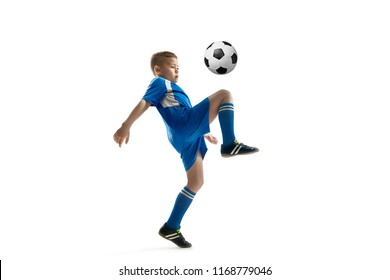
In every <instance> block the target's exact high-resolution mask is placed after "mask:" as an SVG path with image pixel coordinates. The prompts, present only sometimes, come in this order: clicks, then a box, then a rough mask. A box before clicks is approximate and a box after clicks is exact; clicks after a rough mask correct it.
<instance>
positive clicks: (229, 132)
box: [218, 103, 236, 145]
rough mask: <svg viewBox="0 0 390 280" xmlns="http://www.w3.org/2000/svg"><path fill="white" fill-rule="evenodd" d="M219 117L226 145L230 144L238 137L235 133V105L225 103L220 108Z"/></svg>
mask: <svg viewBox="0 0 390 280" xmlns="http://www.w3.org/2000/svg"><path fill="white" fill-rule="evenodd" d="M218 119H219V124H220V126H221V131H222V138H223V139H222V140H223V144H224V145H230V144H231V143H233V141H234V140H235V139H236V136H235V135H234V105H233V103H223V104H221V106H219V109H218Z"/></svg>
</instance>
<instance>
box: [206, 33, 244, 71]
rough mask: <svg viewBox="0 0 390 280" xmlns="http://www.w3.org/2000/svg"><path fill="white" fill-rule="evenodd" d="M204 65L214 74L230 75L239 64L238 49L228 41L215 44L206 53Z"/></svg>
mask: <svg viewBox="0 0 390 280" xmlns="http://www.w3.org/2000/svg"><path fill="white" fill-rule="evenodd" d="M204 63H205V64H206V66H207V68H208V69H209V70H210V71H211V72H213V73H214V74H218V75H223V74H227V73H230V72H231V71H233V69H234V67H236V64H237V52H236V49H235V48H234V47H233V46H232V45H231V44H230V43H228V42H226V41H217V42H213V43H212V44H211V45H210V46H208V47H207V49H206V51H205V53H204Z"/></svg>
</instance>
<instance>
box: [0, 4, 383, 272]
mask: <svg viewBox="0 0 390 280" xmlns="http://www.w3.org/2000/svg"><path fill="white" fill-rule="evenodd" d="M385 3H386V1H345V0H344V1H301V0H299V1H226V0H224V1H219V0H218V1H193V2H192V3H188V2H186V1H168V0H167V1H151V0H149V1H148V0H146V1H140V2H134V1H87V0H78V1H1V3H0V40H1V43H0V75H1V76H0V94H1V98H0V123H1V127H0V128H1V140H0V141H1V145H0V168H1V169H0V172H1V175H0V219H1V220H0V227H1V228H0V259H1V260H2V274H3V277H4V279H8V280H12V279H40V280H43V279H57V280H59V279H149V278H146V277H143V278H142V277H135V276H131V277H130V276H126V277H125V276H119V269H120V268H123V267H124V266H125V265H126V266H127V267H129V268H136V267H137V266H138V267H144V268H154V267H160V266H162V267H164V268H171V267H173V266H174V265H177V266H178V267H180V268H203V269H205V270H206V269H209V270H210V272H209V273H211V270H212V268H213V267H214V266H217V267H218V266H260V267H263V266H265V267H267V268H268V267H272V270H273V274H272V276H266V277H263V278H264V279H267V278H268V279H316V280H320V279H376V280H379V279H389V277H390V272H389V271H388V264H389V260H390V257H389V252H390V244H389V238H388V237H389V236H390V230H389V226H388V224H389V223H388V213H390V206H389V195H388V191H387V189H388V188H389V187H390V184H389V183H390V180H389V168H390V160H389V158H390V149H389V143H390V135H389V120H390V110H389V106H390V102H389V97H388V96H389V93H390V86H389V77H390V76H389V74H390V68H389V63H390V55H389V49H390V40H389V34H390V33H389V32H390V30H389V29H390V28H389V26H390V20H389V12H390V11H389V8H388V7H387V6H386V5H385ZM219 40H226V41H228V42H230V43H232V44H233V45H234V47H235V48H236V50H237V52H238V64H237V67H236V68H235V70H234V71H233V72H232V73H230V74H228V75H226V76H217V75H214V74H212V73H211V72H210V71H208V70H207V69H206V67H205V66H204V63H203V53H204V50H205V48H206V47H207V46H208V45H209V44H210V43H211V42H213V41H219ZM161 50H170V51H173V52H175V53H176V54H177V55H178V57H179V63H180V72H181V77H180V81H179V85H181V86H182V87H183V89H184V90H185V91H186V92H187V93H188V94H189V95H190V97H191V100H192V103H193V104H196V103H198V102H199V101H201V100H202V99H203V98H205V97H206V96H208V95H210V94H212V93H213V92H215V91H216V90H218V89H221V88H226V89H229V90H230V91H231V92H232V93H233V95H234V98H235V112H236V115H235V118H236V124H235V126H236V136H237V137H238V138H239V139H240V140H241V141H243V142H244V143H247V144H249V145H255V146H258V147H259V148H260V150H261V152H260V153H258V154H256V155H253V156H251V157H243V158H232V159H223V158H221V157H220V155H219V145H218V146H212V145H209V152H208V154H207V156H206V159H205V162H204V166H205V185H204V187H203V188H202V190H201V191H200V192H199V193H198V195H197V196H196V199H195V200H194V202H193V204H192V206H191V208H190V209H189V210H188V212H187V215H186V216H185V218H184V220H183V223H182V229H183V233H184V235H185V236H186V238H187V239H188V240H189V241H190V242H192V243H193V248H192V249H189V250H181V249H178V248H176V247H174V245H173V244H171V243H169V242H168V241H165V240H163V239H162V238H161V237H159V236H158V234H157V232H158V229H159V228H160V226H161V225H162V224H163V223H164V222H165V221H166V219H167V217H168V215H169V213H170V211H171V208H172V205H173V202H174V199H175V198H176V195H177V193H178V192H179V191H180V189H181V188H182V187H183V186H184V185H185V183H186V178H185V173H184V169H183V167H182V164H181V160H180V158H179V156H178V154H177V153H176V152H175V150H174V149H173V148H172V147H171V146H170V144H169V143H168V140H167V138H166V134H165V127H164V125H163V122H162V120H161V118H160V116H159V115H158V113H157V112H156V110H155V109H154V108H151V109H150V110H149V111H147V112H146V113H145V114H144V116H142V117H141V118H140V119H139V121H138V122H136V124H135V125H134V126H133V128H132V131H131V133H132V134H131V140H130V143H129V144H128V145H126V146H124V147H122V148H121V149H119V148H118V146H117V145H116V144H115V143H114V141H113V139H112V135H113V134H114V132H115V131H116V129H117V128H118V127H119V126H120V125H121V123H122V122H123V121H124V120H125V118H126V117H127V116H128V114H129V113H130V111H131V109H132V108H133V107H134V105H135V104H136V103H137V102H138V101H139V100H140V98H141V97H142V95H143V94H144V92H145V90H146V87H147V85H148V84H149V82H150V80H151V79H152V78H153V77H152V73H151V71H150V69H149V60H150V56H151V54H152V53H154V52H156V51H161ZM211 128H212V132H213V133H214V134H215V135H216V136H217V137H218V138H219V139H220V140H221V134H220V130H219V125H218V122H217V121H216V122H215V123H213V124H212V126H211ZM212 277H213V276H211V275H210V274H209V276H208V277H206V276H203V278H204V279H210V278H212ZM214 277H215V276H214ZM155 278H156V279H162V278H161V277H155ZM193 278H194V279H195V278H200V279H202V277H193ZM226 278H228V279H233V278H229V277H226ZM260 278H261V277H260ZM166 279H187V278H185V277H184V276H182V277H179V276H176V277H171V278H169V277H166ZM237 279H257V277H254V276H239V277H237Z"/></svg>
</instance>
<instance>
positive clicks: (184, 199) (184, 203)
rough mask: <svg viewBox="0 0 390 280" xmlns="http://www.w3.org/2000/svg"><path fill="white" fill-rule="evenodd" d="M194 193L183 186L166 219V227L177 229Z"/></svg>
mask: <svg viewBox="0 0 390 280" xmlns="http://www.w3.org/2000/svg"><path fill="white" fill-rule="evenodd" d="M195 195H196V193H194V192H192V191H191V190H190V189H189V188H187V187H184V188H183V189H182V190H181V192H180V193H179V195H178V196H177V198H176V202H175V205H174V206H173V210H172V213H171V216H170V217H169V219H168V221H167V227H169V228H171V229H179V228H180V224H181V220H182V219H183V217H184V214H185V213H186V211H187V209H188V207H190V205H191V202H192V200H193V199H194V197H195Z"/></svg>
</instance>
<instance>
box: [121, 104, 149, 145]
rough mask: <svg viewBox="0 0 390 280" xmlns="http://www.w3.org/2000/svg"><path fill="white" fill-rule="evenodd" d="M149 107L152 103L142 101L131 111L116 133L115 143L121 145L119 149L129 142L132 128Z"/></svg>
mask: <svg viewBox="0 0 390 280" xmlns="http://www.w3.org/2000/svg"><path fill="white" fill-rule="evenodd" d="M149 107H150V103H149V102H148V101H146V100H144V99H142V100H141V101H140V102H139V103H138V104H137V105H136V106H135V107H134V109H133V110H132V111H131V113H130V115H129V117H128V118H127V119H126V120H125V122H124V123H123V124H122V126H121V127H120V128H119V129H118V130H117V131H116V132H115V134H114V141H115V142H116V143H118V144H119V147H122V143H123V141H125V143H126V144H127V143H128V142H129V138H130V128H131V126H132V125H133V123H134V122H135V121H136V120H137V119H138V118H139V117H140V116H141V115H142V114H143V113H144V112H145V111H146V110H147V109H148V108H149Z"/></svg>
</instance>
